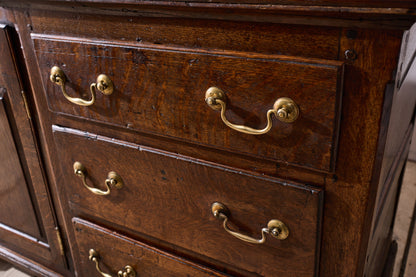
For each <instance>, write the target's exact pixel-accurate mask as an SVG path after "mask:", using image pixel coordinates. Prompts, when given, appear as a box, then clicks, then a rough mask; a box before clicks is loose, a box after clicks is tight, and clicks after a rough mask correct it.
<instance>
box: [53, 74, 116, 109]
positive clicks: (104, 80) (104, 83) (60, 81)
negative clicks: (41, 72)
mask: <svg viewBox="0 0 416 277" xmlns="http://www.w3.org/2000/svg"><path fill="white" fill-rule="evenodd" d="M49 79H50V80H51V82H53V83H55V84H57V85H59V86H60V87H61V90H62V94H63V95H64V96H65V98H66V99H67V100H68V101H69V102H71V103H74V104H76V105H79V106H91V105H92V104H94V102H95V90H96V89H98V90H99V91H100V92H102V93H103V94H105V95H110V94H112V93H113V91H114V85H113V82H112V81H111V79H110V78H109V77H108V76H107V75H105V74H100V75H99V76H98V77H97V82H96V83H92V84H91V85H90V93H91V99H90V100H84V99H81V98H75V97H71V96H69V95H68V93H67V92H66V88H65V83H66V77H65V74H64V71H63V70H62V69H61V68H59V67H58V66H54V67H52V69H51V75H50V77H49Z"/></svg>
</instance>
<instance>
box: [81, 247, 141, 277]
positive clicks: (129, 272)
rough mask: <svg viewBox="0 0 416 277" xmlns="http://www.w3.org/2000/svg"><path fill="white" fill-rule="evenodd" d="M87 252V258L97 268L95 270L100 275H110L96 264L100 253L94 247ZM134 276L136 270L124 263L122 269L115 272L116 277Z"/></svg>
mask: <svg viewBox="0 0 416 277" xmlns="http://www.w3.org/2000/svg"><path fill="white" fill-rule="evenodd" d="M88 254H89V257H88V259H89V260H90V261H93V262H94V263H95V268H96V269H97V271H98V272H99V273H100V274H101V275H102V276H104V277H112V276H111V275H110V274H108V273H104V272H102V270H101V269H100V265H99V264H98V259H99V257H100V255H99V254H98V252H97V251H95V250H94V249H90V251H88ZM135 276H136V271H134V269H133V267H131V266H129V265H126V266H125V267H124V268H123V269H121V270H119V271H118V272H117V277H135Z"/></svg>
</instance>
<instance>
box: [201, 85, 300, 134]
mask: <svg viewBox="0 0 416 277" xmlns="http://www.w3.org/2000/svg"><path fill="white" fill-rule="evenodd" d="M205 102H206V103H207V104H208V106H210V107H211V108H212V109H214V110H220V111H221V119H222V121H223V122H224V124H225V125H227V126H228V127H230V128H231V129H233V130H236V131H239V132H241V133H245V134H250V135H262V134H265V133H267V132H269V131H270V129H271V128H272V124H273V123H272V114H274V115H275V116H276V117H277V118H278V119H279V120H280V121H283V122H286V123H292V122H294V121H295V120H296V119H297V118H298V116H299V107H298V105H296V103H295V102H294V101H293V100H292V99H290V98H287V97H282V98H279V99H277V100H276V102H274V105H273V108H272V109H270V110H268V111H267V114H266V118H267V125H266V127H264V128H263V129H254V128H251V127H248V126H244V125H237V124H234V123H231V122H230V121H228V119H227V118H226V116H225V111H226V109H227V104H226V102H227V97H226V95H225V93H224V92H223V91H222V90H221V89H219V88H217V87H210V88H209V89H208V90H207V91H206V93H205Z"/></svg>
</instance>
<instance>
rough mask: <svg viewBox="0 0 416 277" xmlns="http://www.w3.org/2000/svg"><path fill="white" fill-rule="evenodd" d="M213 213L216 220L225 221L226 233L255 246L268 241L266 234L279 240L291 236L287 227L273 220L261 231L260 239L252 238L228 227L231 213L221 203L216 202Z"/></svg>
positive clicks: (213, 205) (212, 209)
mask: <svg viewBox="0 0 416 277" xmlns="http://www.w3.org/2000/svg"><path fill="white" fill-rule="evenodd" d="M211 211H212V214H213V215H214V216H215V217H216V218H219V219H221V220H223V226H224V229H225V231H227V232H228V233H229V234H230V235H232V236H234V237H236V238H238V239H240V240H243V241H245V242H249V243H253V244H262V243H265V241H266V236H265V234H269V235H271V236H272V237H274V238H277V239H279V240H284V239H286V238H287V237H288V236H289V229H288V228H287V226H286V225H285V224H284V223H283V222H281V221H280V220H277V219H272V220H270V221H269V223H268V224H267V227H265V228H263V229H262V230H261V238H260V239H256V238H252V237H250V236H247V235H244V234H241V233H239V232H236V231H233V230H231V229H230V228H229V227H228V225H227V222H228V216H229V214H230V211H229V210H228V208H227V207H226V206H225V205H224V204H222V203H219V202H214V203H213V204H212V206H211Z"/></svg>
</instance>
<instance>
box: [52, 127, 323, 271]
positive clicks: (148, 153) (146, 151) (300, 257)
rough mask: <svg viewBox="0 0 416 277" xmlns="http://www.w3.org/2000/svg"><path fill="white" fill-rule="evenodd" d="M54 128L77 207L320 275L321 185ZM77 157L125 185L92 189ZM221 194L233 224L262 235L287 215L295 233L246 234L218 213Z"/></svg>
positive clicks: (230, 261)
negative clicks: (100, 192) (230, 229)
mask: <svg viewBox="0 0 416 277" xmlns="http://www.w3.org/2000/svg"><path fill="white" fill-rule="evenodd" d="M54 130H55V133H54V137H55V141H56V145H57V148H58V149H60V151H59V155H60V160H61V163H60V164H61V166H62V171H63V172H64V175H63V179H62V180H59V182H60V183H61V186H64V187H65V190H66V195H68V198H69V201H70V202H71V207H72V209H73V210H74V213H75V214H77V213H79V212H82V213H83V214H88V215H89V216H90V217H91V216H93V217H96V218H100V219H104V220H106V221H109V222H112V223H113V224H116V225H118V226H124V227H126V228H128V229H130V230H134V231H136V232H138V234H143V235H145V236H146V237H150V238H155V239H159V240H162V241H166V242H169V243H171V244H174V245H176V246H178V247H180V248H183V249H186V250H188V251H189V250H190V251H192V252H194V253H197V254H199V255H202V256H206V257H208V258H211V259H213V260H216V261H215V262H214V264H215V263H217V264H220V265H222V264H224V266H225V267H226V268H229V269H230V270H233V269H234V268H235V267H236V268H237V269H238V268H240V269H243V270H245V271H246V273H245V274H248V272H251V273H253V274H254V273H257V274H258V275H260V276H277V275H281V274H284V275H285V276H314V274H315V264H316V255H317V253H318V248H317V247H319V243H318V241H319V237H318V234H319V226H320V223H319V222H320V217H319V212H320V208H319V207H320V205H321V200H322V199H321V193H320V191H319V190H316V189H312V188H308V187H302V186H300V185H297V184H289V183H281V182H278V181H276V180H273V179H269V178H265V177H260V176H258V177H256V176H252V175H250V174H246V173H244V172H239V171H236V170H235V169H229V168H222V167H220V166H218V165H212V164H209V163H205V162H203V161H198V160H194V159H190V158H188V157H183V156H179V155H173V154H172V153H166V152H165V153H164V152H161V151H158V150H156V149H151V148H147V147H142V146H140V145H135V144H131V143H125V142H122V141H117V140H112V139H110V138H106V137H102V136H98V135H94V134H86V133H84V132H80V131H76V130H72V129H68V128H61V127H57V126H55V127H54ZM68 150H70V151H68ZM75 161H79V162H81V163H82V164H84V165H85V166H86V168H87V170H88V176H89V177H88V183H89V184H90V185H93V186H96V187H99V188H102V186H103V182H104V180H105V178H106V176H107V173H108V172H109V171H115V172H117V173H118V174H120V175H121V177H122V178H123V180H124V182H125V187H123V188H122V189H120V190H117V191H114V190H113V192H111V193H110V195H109V196H108V197H99V196H97V195H94V194H92V193H91V192H89V191H88V190H87V189H86V188H84V186H83V185H82V183H81V180H80V178H79V177H77V176H76V175H74V173H73V169H72V165H73V163H74V162H75ZM216 201H219V202H222V203H224V204H225V205H226V206H227V207H228V208H229V209H230V211H231V222H232V223H231V224H232V225H233V226H234V228H236V229H237V230H240V231H241V232H243V233H248V234H249V235H251V236H253V237H259V236H260V230H261V229H262V228H263V227H265V226H266V224H267V222H268V221H269V220H271V219H279V220H281V221H283V222H285V224H287V226H288V227H289V228H290V236H289V238H288V239H286V240H284V241H279V240H276V239H273V238H270V237H268V238H267V243H266V244H265V245H251V244H248V243H245V242H242V241H240V240H238V239H236V238H234V237H232V236H231V235H229V234H228V233H226V232H225V230H223V228H222V225H221V221H219V220H218V219H216V218H215V217H214V216H213V215H212V212H211V208H210V207H211V204H212V203H213V202H216ZM119 215H122V216H119ZM205 259H206V258H205ZM234 271H235V269H234Z"/></svg>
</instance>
